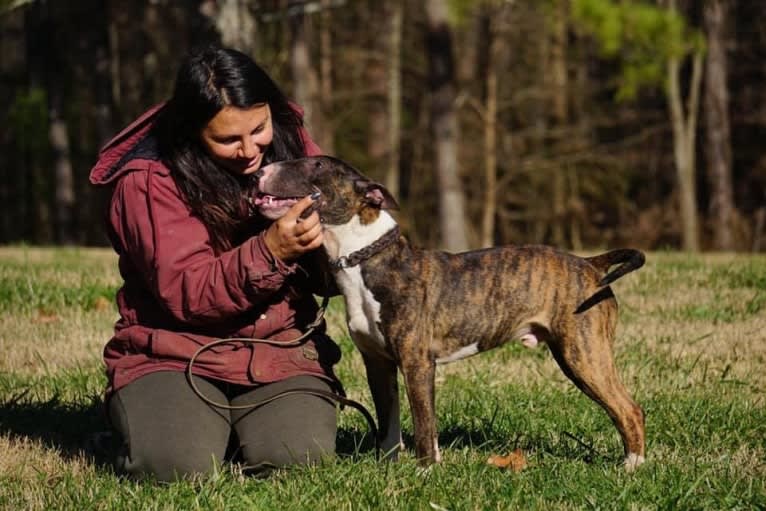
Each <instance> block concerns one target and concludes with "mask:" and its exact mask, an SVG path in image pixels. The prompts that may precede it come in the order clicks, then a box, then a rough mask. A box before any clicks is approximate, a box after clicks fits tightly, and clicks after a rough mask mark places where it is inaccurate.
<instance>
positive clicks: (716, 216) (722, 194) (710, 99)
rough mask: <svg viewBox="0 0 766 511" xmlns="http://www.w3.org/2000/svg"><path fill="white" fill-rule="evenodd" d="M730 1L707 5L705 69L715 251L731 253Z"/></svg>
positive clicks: (706, 128) (732, 199)
mask: <svg viewBox="0 0 766 511" xmlns="http://www.w3.org/2000/svg"><path fill="white" fill-rule="evenodd" d="M729 8H730V5H729V2H728V1H727V0H709V1H708V2H706V3H705V9H704V18H705V32H706V35H707V42H708V52H707V65H706V67H705V101H704V105H705V135H706V139H707V144H706V146H705V148H706V155H707V177H708V182H709V185H710V209H709V212H710V220H711V225H712V228H713V248H716V249H718V250H731V249H733V248H734V240H733V239H732V227H733V225H732V222H733V219H734V217H735V214H736V208H735V206H734V192H733V190H732V171H731V160H732V158H731V127H730V126H731V123H730V121H729V87H728V84H727V78H728V70H727V68H728V63H727V56H726V42H727V30H726V28H727V27H726V25H727V18H728V12H729Z"/></svg>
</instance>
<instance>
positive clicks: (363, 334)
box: [336, 267, 385, 352]
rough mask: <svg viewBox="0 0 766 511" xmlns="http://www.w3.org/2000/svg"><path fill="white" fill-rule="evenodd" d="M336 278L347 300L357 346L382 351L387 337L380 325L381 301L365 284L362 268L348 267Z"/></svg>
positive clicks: (352, 335)
mask: <svg viewBox="0 0 766 511" xmlns="http://www.w3.org/2000/svg"><path fill="white" fill-rule="evenodd" d="M336 280H337V283H338V287H340V289H341V290H342V291H343V296H344V298H345V300H346V319H347V322H348V330H349V333H350V334H351V337H352V338H353V339H354V342H355V343H356V344H357V347H358V348H359V349H360V350H362V351H368V352H369V351H374V352H381V350H384V348H385V339H384V338H383V334H382V333H381V331H380V328H379V327H378V324H379V323H380V303H379V302H378V301H377V300H376V299H375V297H374V296H373V294H372V291H370V290H369V289H368V288H367V286H365V284H364V280H363V279H362V272H361V270H360V269H359V267H352V268H346V269H344V270H342V271H340V272H338V275H337V276H336Z"/></svg>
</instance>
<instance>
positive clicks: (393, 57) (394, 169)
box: [385, 0, 404, 198]
mask: <svg viewBox="0 0 766 511" xmlns="http://www.w3.org/2000/svg"><path fill="white" fill-rule="evenodd" d="M403 11H404V6H403V5H402V0H393V2H392V5H391V18H390V20H389V23H390V31H389V40H388V137H387V138H388V169H387V170H386V178H385V185H386V188H387V189H388V191H390V192H391V194H392V195H393V196H394V197H396V198H399V180H400V179H401V178H400V173H399V157H400V151H401V149H400V148H401V140H400V138H399V134H400V133H401V130H402V20H403V18H404V13H403Z"/></svg>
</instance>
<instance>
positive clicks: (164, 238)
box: [110, 170, 295, 324]
mask: <svg viewBox="0 0 766 511" xmlns="http://www.w3.org/2000/svg"><path fill="white" fill-rule="evenodd" d="M110 222H111V224H112V228H113V230H114V233H115V235H116V237H117V240H118V241H119V244H120V245H121V249H122V251H124V253H122V254H121V256H122V257H127V258H128V259H129V261H130V262H131V263H132V264H133V266H135V269H136V270H137V273H138V274H139V275H141V276H143V279H144V282H143V285H145V286H146V287H147V288H148V289H149V291H150V292H151V293H152V294H153V295H154V296H155V297H156V299H157V301H158V302H159V304H160V305H161V306H162V307H163V308H165V309H166V310H167V311H168V312H169V313H170V314H172V316H173V317H174V318H175V319H176V320H178V321H180V322H183V323H190V324H205V323H210V322H215V321H217V320H221V319H224V318H227V317H231V316H234V315H237V314H240V313H242V312H244V311H246V310H247V309H250V308H251V307H252V306H253V305H255V304H258V303H260V302H264V301H267V300H269V299H270V298H271V297H272V296H273V295H274V293H275V292H277V291H278V290H280V289H281V288H282V286H283V284H284V283H285V280H286V278H287V276H288V275H290V274H291V273H293V272H294V270H295V265H290V266H288V265H285V264H284V263H282V262H281V261H279V260H278V259H276V258H275V257H274V256H273V255H272V254H271V253H270V251H269V250H268V248H267V247H266V245H265V243H264V241H263V237H262V235H257V236H254V237H252V238H250V239H248V240H247V241H245V242H244V243H243V244H242V245H240V246H238V247H235V248H234V249H232V250H229V251H228V252H225V253H222V254H220V255H216V253H215V251H214V250H213V247H212V245H211V242H210V237H209V236H208V233H207V229H206V227H205V225H204V224H203V223H202V222H201V221H200V220H199V219H198V218H196V217H194V216H192V214H191V212H190V210H189V208H188V206H186V204H185V203H184V202H183V200H182V199H181V196H180V194H179V192H178V189H177V188H176V186H175V183H174V182H173V180H172V178H171V177H170V176H169V175H167V174H166V173H161V172H153V171H152V170H149V171H148V172H132V173H130V174H127V175H126V176H124V177H123V178H122V179H121V180H120V181H119V183H118V184H117V186H116V188H115V192H114V195H113V197H112V203H111V208H110Z"/></svg>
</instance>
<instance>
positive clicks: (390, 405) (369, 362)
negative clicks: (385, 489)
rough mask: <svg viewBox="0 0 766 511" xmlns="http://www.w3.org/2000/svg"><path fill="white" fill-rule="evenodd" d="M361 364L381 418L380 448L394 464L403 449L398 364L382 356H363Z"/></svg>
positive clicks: (379, 425) (379, 422)
mask: <svg viewBox="0 0 766 511" xmlns="http://www.w3.org/2000/svg"><path fill="white" fill-rule="evenodd" d="M362 360H364V366H365V368H366V369H367V383H368V384H369V386H370V393H371V394H372V400H373V402H374V403H375V412H376V414H377V416H378V440H379V441H380V448H381V450H382V451H383V454H384V456H385V457H386V458H387V459H390V460H394V461H395V460H396V458H397V456H398V454H399V450H400V449H401V448H402V428H401V423H400V417H399V386H398V384H397V381H396V363H394V361H393V360H390V359H388V358H385V357H383V356H380V355H377V354H366V353H362Z"/></svg>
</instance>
